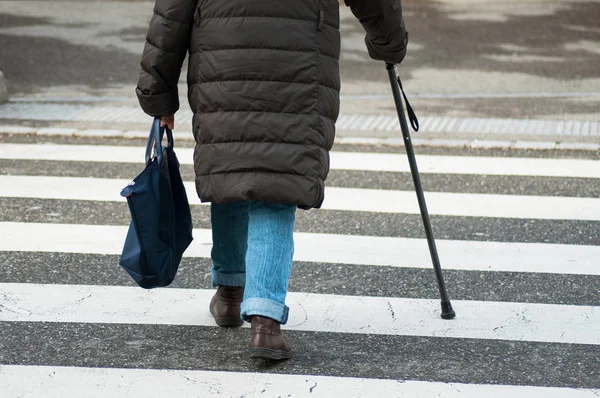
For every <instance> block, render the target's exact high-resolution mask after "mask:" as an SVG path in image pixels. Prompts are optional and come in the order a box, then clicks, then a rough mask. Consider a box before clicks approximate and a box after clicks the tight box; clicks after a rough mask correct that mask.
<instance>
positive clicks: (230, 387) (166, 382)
mask: <svg viewBox="0 0 600 398" xmlns="http://www.w3.org/2000/svg"><path fill="white" fill-rule="evenodd" d="M32 380H35V383H32ZM0 385H2V386H4V387H3V388H4V389H5V390H4V392H5V393H6V394H8V396H9V397H23V398H42V397H57V396H66V395H65V394H67V392H68V393H69V394H70V396H74V397H87V398H106V397H109V396H115V397H116V396H118V397H130V398H133V397H140V398H142V397H143V398H146V397H234V396H235V397H245V396H248V397H250V396H256V395H262V396H267V397H275V396H281V397H283V396H292V397H296V396H301V397H304V396H310V397H324V398H330V397H347V398H363V397H369V396H379V397H392V396H393V397H404V396H406V397H410V398H430V397H445V398H455V397H460V398H481V397H511V398H595V397H596V398H597V397H598V396H599V395H600V390H592V389H573V388H559V387H530V386H509V385H494V384H487V385H486V384H461V383H439V382H427V381H412V380H400V381H399V380H385V379H364V378H355V377H332V376H313V375H289V374H267V373H250V372H223V371H201V370H158V369H119V368H80V367H60V366H19V365H0Z"/></svg>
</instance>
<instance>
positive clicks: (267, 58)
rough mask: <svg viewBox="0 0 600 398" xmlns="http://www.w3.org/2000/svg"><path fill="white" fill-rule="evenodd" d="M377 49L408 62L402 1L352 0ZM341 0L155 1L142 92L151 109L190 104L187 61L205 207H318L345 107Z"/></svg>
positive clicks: (167, 110) (370, 45)
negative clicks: (181, 90) (181, 85)
mask: <svg viewBox="0 0 600 398" xmlns="http://www.w3.org/2000/svg"><path fill="white" fill-rule="evenodd" d="M345 3H346V5H347V6H349V7H350V9H351V10H352V13H353V14H354V15H355V16H356V17H357V18H358V19H359V21H360V22H361V24H362V26H363V27H364V29H365V31H366V37H365V41H366V45H367V49H368V51H369V55H370V56H371V57H372V58H374V59H377V60H382V61H385V62H393V63H399V62H401V61H402V59H403V58H404V55H405V51H406V44H407V34H406V31H405V28H404V22H403V19H402V7H401V4H400V0H346V1H345ZM339 7H340V5H339V3H338V1H337V0H294V1H288V0H227V1H224V0H220V1H218V0H156V3H155V6H154V14H153V16H152V19H151V21H150V26H149V29H148V33H147V38H146V43H145V47H144V51H143V55H142V59H141V67H142V71H141V74H140V77H139V81H138V84H137V88H136V93H137V96H138V99H139V102H140V105H141V107H142V109H143V110H144V111H145V112H146V113H147V114H149V115H151V116H166V115H172V114H175V112H176V111H177V110H178V109H179V95H178V91H177V83H178V81H179V77H180V74H181V68H182V64H183V62H184V61H185V59H186V56H188V73H187V83H188V93H187V94H188V100H189V104H190V107H191V109H192V111H193V113H194V117H193V123H192V125H193V134H194V138H195V140H196V148H195V152H194V168H195V174H196V189H197V193H198V195H199V197H200V199H201V200H202V201H203V202H215V203H224V202H231V201H238V200H264V201H272V202H280V203H293V204H297V205H298V207H300V208H302V209H309V208H319V207H320V206H321V204H322V202H323V199H324V181H325V179H326V178H327V174H328V172H329V151H330V149H331V147H332V145H333V141H334V136H335V121H336V119H337V117H338V113H339V90H340V75H339V64H338V60H339V55H340V32H339Z"/></svg>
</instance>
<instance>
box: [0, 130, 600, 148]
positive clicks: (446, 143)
mask: <svg viewBox="0 0 600 398" xmlns="http://www.w3.org/2000/svg"><path fill="white" fill-rule="evenodd" d="M0 134H3V135H21V134H23V135H35V136H40V137H73V138H78V137H82V138H122V139H137V138H144V139H146V138H148V132H146V131H123V130H98V129H95V130H91V129H75V128H35V127H23V126H10V125H0ZM173 135H174V137H175V138H176V139H177V140H182V141H193V140H194V137H193V136H192V135H191V134H187V133H185V134H184V133H177V132H173ZM412 143H413V146H415V147H437V148H467V149H515V150H516V149H519V150H523V149H525V150H540V151H541V150H570V151H573V150H577V151H588V152H589V151H591V152H597V151H600V144H595V143H588V142H555V141H519V140H505V141H491V140H452V139H435V138H432V139H426V138H413V139H412ZM335 144H338V145H357V146H360V145H362V146H373V145H374V146H392V147H400V146H404V141H403V139H402V138H379V137H344V136H341V135H338V136H337V137H336V139H335Z"/></svg>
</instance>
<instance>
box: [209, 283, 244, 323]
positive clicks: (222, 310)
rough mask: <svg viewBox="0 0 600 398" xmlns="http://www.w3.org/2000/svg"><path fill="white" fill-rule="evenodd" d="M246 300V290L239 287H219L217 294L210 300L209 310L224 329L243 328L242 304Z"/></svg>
mask: <svg viewBox="0 0 600 398" xmlns="http://www.w3.org/2000/svg"><path fill="white" fill-rule="evenodd" d="M243 299H244V288H243V287H239V286H217V292H216V293H215V295H214V296H213V298H212V300H210V306H209V310H210V313H211V314H212V316H213V317H214V318H215V322H216V323H217V325H219V326H223V327H236V326H242V324H243V323H244V321H243V320H242V318H240V304H241V303H242V300H243Z"/></svg>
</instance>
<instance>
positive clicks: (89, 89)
mask: <svg viewBox="0 0 600 398" xmlns="http://www.w3.org/2000/svg"><path fill="white" fill-rule="evenodd" d="M403 7H404V9H405V14H406V23H407V26H408V29H409V35H410V45H409V50H408V56H407V59H406V60H405V62H404V63H403V64H402V67H401V73H402V77H403V79H404V80H405V85H406V88H407V90H408V91H409V93H410V94H411V96H412V98H413V102H414V105H415V107H416V109H418V110H420V112H421V113H422V114H425V115H450V116H464V117H469V116H471V117H502V118H509V117H514V118H525V119H526V118H538V119H539V118H541V119H559V120H568V119H576V120H598V119H599V115H600V113H599V112H598V109H600V69H599V68H598V67H597V65H598V64H600V51H599V50H598V48H600V30H599V28H598V24H597V21H598V19H599V18H600V2H598V1H597V0H596V1H589V0H588V1H575V0H567V1H565V0H562V1H553V0H531V1H528V2H526V3H523V2H517V1H512V0H504V1H492V0H452V1H450V0H443V1H416V0H405V1H403ZM151 9H152V3H151V2H142V1H77V0H74V1H63V2H61V1H52V2H48V1H21V0H19V1H2V2H1V3H0V70H2V71H4V73H5V74H6V76H7V78H8V81H9V89H10V91H11V92H12V95H13V96H32V95H35V96H38V98H39V97H40V96H41V97H43V96H64V95H67V96H72V97H74V98H77V97H81V96H83V95H89V94H94V95H104V96H121V97H132V90H133V89H132V87H134V86H135V82H136V79H137V75H138V69H139V57H140V54H141V50H142V46H143V41H144V36H145V32H146V28H147V23H148V20H149V18H150V15H151ZM65 10H68V12H65ZM341 17H342V21H341V22H342V26H341V30H342V48H343V52H342V58H341V64H340V67H341V72H342V81H343V93H342V94H343V96H342V98H343V101H342V112H345V113H349V114H354V113H366V114H372V113H390V112H392V111H393V108H392V107H393V104H391V103H390V102H389V93H388V90H389V88H388V83H387V80H386V79H387V75H386V73H385V70H384V68H383V67H382V66H381V65H380V64H378V63H375V62H373V61H371V60H369V58H368V56H367V54H366V51H365V48H364V43H363V32H362V30H361V27H360V25H359V24H358V22H357V21H356V20H355V19H354V18H353V16H352V15H351V13H349V11H348V9H347V8H346V7H345V6H341ZM184 92H185V91H184ZM356 96H360V97H356ZM364 96H367V97H364ZM382 96H383V98H382Z"/></svg>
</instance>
